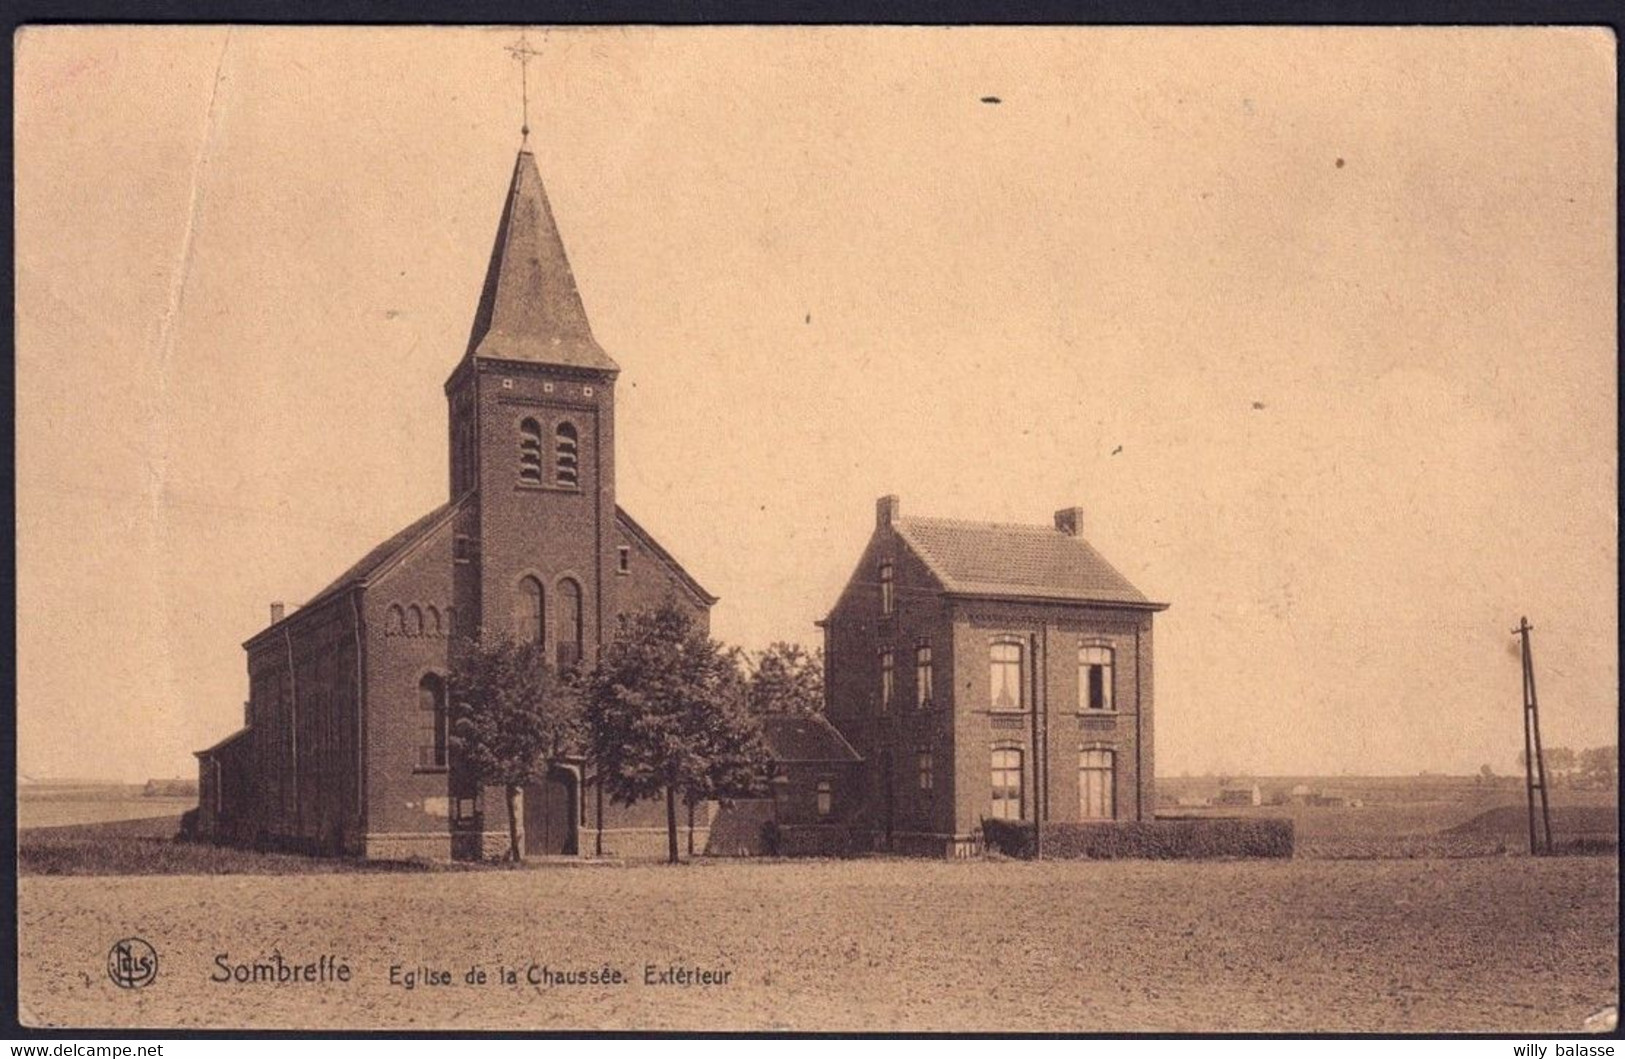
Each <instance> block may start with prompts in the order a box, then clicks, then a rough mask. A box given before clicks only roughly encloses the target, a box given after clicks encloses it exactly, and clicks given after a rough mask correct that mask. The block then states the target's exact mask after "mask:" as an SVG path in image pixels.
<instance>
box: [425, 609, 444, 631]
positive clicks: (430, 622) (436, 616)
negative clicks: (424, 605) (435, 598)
mask: <svg viewBox="0 0 1625 1059" xmlns="http://www.w3.org/2000/svg"><path fill="white" fill-rule="evenodd" d="M423 631H424V632H426V633H428V634H429V635H430V636H439V635H440V611H438V610H436V609H435V607H434V606H433V605H432V604H431V605H430V606H429V609H428V610H426V611H424V612H423Z"/></svg>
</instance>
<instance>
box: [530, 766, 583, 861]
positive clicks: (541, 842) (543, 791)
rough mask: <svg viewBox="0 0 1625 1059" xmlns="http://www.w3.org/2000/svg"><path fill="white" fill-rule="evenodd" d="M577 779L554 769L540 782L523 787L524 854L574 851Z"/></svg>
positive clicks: (555, 853)
mask: <svg viewBox="0 0 1625 1059" xmlns="http://www.w3.org/2000/svg"><path fill="white" fill-rule="evenodd" d="M576 816H577V813H576V778H575V774H574V773H573V772H571V771H570V770H569V769H562V768H554V769H550V770H549V771H548V773H547V779H546V780H545V781H544V782H542V783H533V784H531V785H530V786H528V787H526V788H525V853H526V854H527V855H531V856H542V857H546V856H560V855H574V853H575V852H576Z"/></svg>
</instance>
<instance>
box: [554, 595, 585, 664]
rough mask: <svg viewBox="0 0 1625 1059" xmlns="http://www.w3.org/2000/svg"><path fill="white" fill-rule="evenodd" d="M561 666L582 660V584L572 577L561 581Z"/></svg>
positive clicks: (559, 637)
mask: <svg viewBox="0 0 1625 1059" xmlns="http://www.w3.org/2000/svg"><path fill="white" fill-rule="evenodd" d="M558 641H559V668H560V669H568V668H570V667H571V666H573V665H575V664H576V663H577V662H579V661H581V586H580V585H578V584H576V582H575V581H574V580H573V579H571V578H568V577H567V578H565V579H564V580H563V581H560V582H559V627H558Z"/></svg>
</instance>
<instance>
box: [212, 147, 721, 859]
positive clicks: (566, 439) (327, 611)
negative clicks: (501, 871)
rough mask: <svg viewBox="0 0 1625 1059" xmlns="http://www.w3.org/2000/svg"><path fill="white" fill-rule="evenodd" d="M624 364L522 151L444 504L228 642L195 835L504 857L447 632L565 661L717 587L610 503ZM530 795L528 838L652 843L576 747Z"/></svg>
mask: <svg viewBox="0 0 1625 1059" xmlns="http://www.w3.org/2000/svg"><path fill="white" fill-rule="evenodd" d="M619 370H620V369H619V368H618V367H617V365H616V363H615V361H614V360H612V359H611V358H610V357H609V355H608V354H607V353H605V352H604V350H603V349H602V348H601V347H600V346H599V345H598V342H597V341H596V340H595V339H594V338H593V334H592V328H591V327H590V325H589V324H588V320H587V314H586V310H585V308H584V307H583V305H582V301H581V296H580V294H579V293H578V292H577V290H576V283H575V279H574V277H573V276H572V274H571V270H570V264H569V261H568V260H567V259H566V257H565V251H564V244H563V241H562V240H561V238H560V236H559V231H558V227H557V225H556V224H555V222H554V218H553V213H552V210H551V208H550V206H549V204H548V199H547V194H546V192H545V191H544V190H543V187H542V180H541V176H540V174H539V173H538V172H537V168H536V161H535V159H534V157H533V156H532V155H531V153H530V152H529V151H527V150H523V149H521V151H520V152H519V156H518V159H517V160H516V162H515V164H514V170H513V179H512V181H511V183H510V185H509V187H508V193H507V197H506V199H505V201H504V203H503V206H502V215H501V220H500V222H499V223H498V226H497V234H496V242H495V245H494V246H493V247H492V250H491V260H490V264H489V266H488V269H487V271H486V276H485V284H484V288H483V289H482V290H481V292H480V298H479V303H478V305H477V307H476V308H475V311H474V325H473V331H472V334H471V335H470V337H469V341H468V347H467V350H466V351H465V352H464V354H463V356H462V358H461V359H460V360H459V361H458V362H457V364H456V366H455V367H454V368H453V369H452V371H451V375H450V377H449V378H448V379H447V380H446V383H445V395H446V404H447V410H448V429H447V443H448V445H449V448H450V454H451V459H450V470H451V474H450V482H449V491H448V492H449V497H448V500H447V502H446V503H444V504H442V505H441V506H439V507H437V508H435V509H434V510H433V511H430V512H428V513H427V514H425V515H424V516H423V517H422V518H420V519H418V520H417V521H416V522H414V523H412V524H411V525H410V526H408V527H406V528H405V529H403V530H401V531H400V532H399V533H397V534H395V535H394V536H392V537H390V538H389V539H388V540H386V541H384V542H383V543H381V544H379V545H378V546H377V547H376V548H373V549H372V550H371V551H369V552H368V553H367V554H366V555H365V556H364V557H362V558H361V560H360V561H359V562H357V563H356V564H355V565H354V566H352V567H350V568H349V569H348V570H345V571H344V572H343V573H342V574H340V575H339V576H338V577H337V578H336V579H334V581H333V582H332V583H331V584H330V585H328V586H327V587H326V588H324V589H323V590H322V591H320V592H318V593H316V595H315V596H313V597H312V598H311V599H310V600H309V601H308V602H307V603H306V604H305V605H304V606H302V607H300V608H298V609H296V610H294V611H293V612H291V613H286V614H284V613H283V612H282V608H281V607H280V606H279V605H273V607H272V611H271V623H270V625H269V626H267V627H266V628H265V629H263V630H261V631H260V632H259V633H257V634H255V635H254V636H252V637H251V638H249V640H248V641H247V642H246V643H245V644H244V645H243V646H244V648H245V649H246V651H247V663H248V679H249V689H250V691H249V699H248V702H247V705H246V716H245V717H244V727H243V728H242V729H241V730H240V731H238V732H237V733H235V734H234V735H232V736H230V737H228V738H227V739H225V740H223V741H222V742H220V743H217V744H216V745H215V746H212V747H210V748H209V749H207V750H203V751H200V752H198V754H197V757H198V767H199V787H200V799H199V815H198V832H199V834H200V835H201V836H203V837H206V838H212V839H214V840H216V841H223V842H233V843H242V844H256V845H260V846H263V847H268V848H289V849H300V850H306V851H311V852H327V853H347V854H352V855H360V856H366V857H374V858H401V857H411V856H423V857H430V858H447V857H479V856H482V855H493V854H497V853H500V852H501V851H502V850H504V849H505V848H506V844H507V841H508V839H507V831H506V826H507V825H506V816H505V814H506V810H505V808H504V803H503V799H502V797H501V793H500V791H499V790H497V789H494V788H493V789H490V790H486V791H482V790H480V789H479V788H478V786H477V785H476V784H475V783H474V782H473V781H472V779H471V778H470V777H468V776H465V775H462V774H460V773H459V771H458V770H457V769H456V768H455V767H454V765H455V763H454V762H453V761H452V760H451V759H450V756H449V755H448V747H447V702H446V675H447V672H448V669H449V665H450V655H449V652H450V650H451V644H452V642H453V638H454V637H458V636H465V635H469V634H471V633H473V632H474V631H475V630H478V629H481V628H483V629H485V630H488V631H495V632H501V633H507V632H512V633H513V634H515V635H518V636H520V637H524V638H528V639H531V640H534V641H538V642H540V643H543V644H545V645H546V650H547V652H548V656H549V658H551V659H553V660H555V661H556V663H557V665H558V666H560V667H561V668H569V667H571V666H574V665H576V664H578V663H584V664H587V665H591V664H592V662H593V660H594V659H595V658H596V657H597V652H598V651H599V649H600V647H601V646H602V645H603V644H604V643H605V642H606V640H607V639H608V638H609V637H610V636H611V635H612V633H613V630H614V628H615V624H616V617H617V616H618V615H621V614H625V613H629V612H632V611H636V610H640V609H644V608H648V607H652V606H655V605H657V604H659V603H660V602H661V601H662V600H664V599H666V598H667V597H673V598H675V599H677V600H678V601H679V602H680V603H681V604H683V605H685V606H687V607H689V608H691V609H692V612H693V613H694V615H695V616H696V617H697V618H698V619H699V621H700V622H701V624H702V627H709V609H710V607H711V606H712V604H714V603H715V602H716V597H715V596H713V595H711V594H710V593H708V592H707V591H706V590H705V589H704V588H703V587H701V586H700V584H699V583H698V582H697V581H695V579H694V578H693V577H692V576H690V575H689V574H688V572H687V571H685V570H684V569H683V568H682V566H681V565H679V564H678V562H677V561H676V560H675V559H674V558H672V556H671V554H670V553H669V552H667V551H666V550H665V549H664V548H662V547H661V546H660V544H659V543H658V542H657V541H656V540H655V538H654V537H653V536H652V535H651V534H650V533H649V531H648V530H646V529H645V528H644V527H643V526H641V525H640V524H639V523H638V522H637V521H635V520H634V519H633V518H632V516H631V515H629V514H628V513H627V512H626V511H624V510H622V509H621V508H620V507H619V506H618V505H617V504H616V502H615V384H616V377H617V375H618V373H619ZM524 804H525V816H526V820H525V825H526V826H525V832H526V844H527V847H528V850H527V851H528V852H531V853H541V854H575V853H580V854H587V853H603V854H606V855H607V854H619V855H637V854H639V853H643V852H654V851H656V850H660V849H663V848H664V842H665V830H664V815H663V812H664V810H663V807H662V806H657V805H650V806H647V807H645V806H633V807H630V808H627V807H619V806H613V805H612V804H610V801H609V799H608V798H607V797H606V796H604V794H603V792H602V791H601V790H600V788H599V786H598V783H597V780H596V777H594V776H593V775H592V773H591V771H590V767H589V766H587V765H586V764H585V763H580V762H578V763H572V764H565V765H561V766H559V767H557V768H555V769H554V770H553V772H552V774H551V775H549V776H548V777H547V780H546V782H545V783H542V784H537V785H535V786H534V787H533V788H531V789H528V790H527V791H526V796H525V800H524ZM704 823H705V821H704V820H701V821H700V824H701V826H702V827H703V826H704ZM690 826H691V827H692V826H693V824H692V822H691V825H690ZM690 841H691V842H692V841H693V838H692V834H691V836H690ZM701 841H702V842H703V838H702V839H701Z"/></svg>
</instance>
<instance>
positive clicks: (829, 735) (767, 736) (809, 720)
mask: <svg viewBox="0 0 1625 1059" xmlns="http://www.w3.org/2000/svg"><path fill="white" fill-rule="evenodd" d="M762 739H763V741H764V742H766V743H767V749H768V752H769V753H771V754H772V755H773V760H774V761H776V762H778V763H780V764H795V763H798V762H799V763H818V764H828V763H832V762H847V761H862V760H863V758H862V757H860V756H859V755H858V752H857V751H856V750H853V749H852V744H851V743H848V742H847V741H846V738H845V737H844V736H842V735H841V733H840V732H838V731H836V730H835V726H834V725H832V724H830V723H829V722H828V721H826V720H825V719H824V718H822V717H818V716H804V715H800V714H787V713H770V714H768V715H766V716H764V717H763V718H762Z"/></svg>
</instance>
